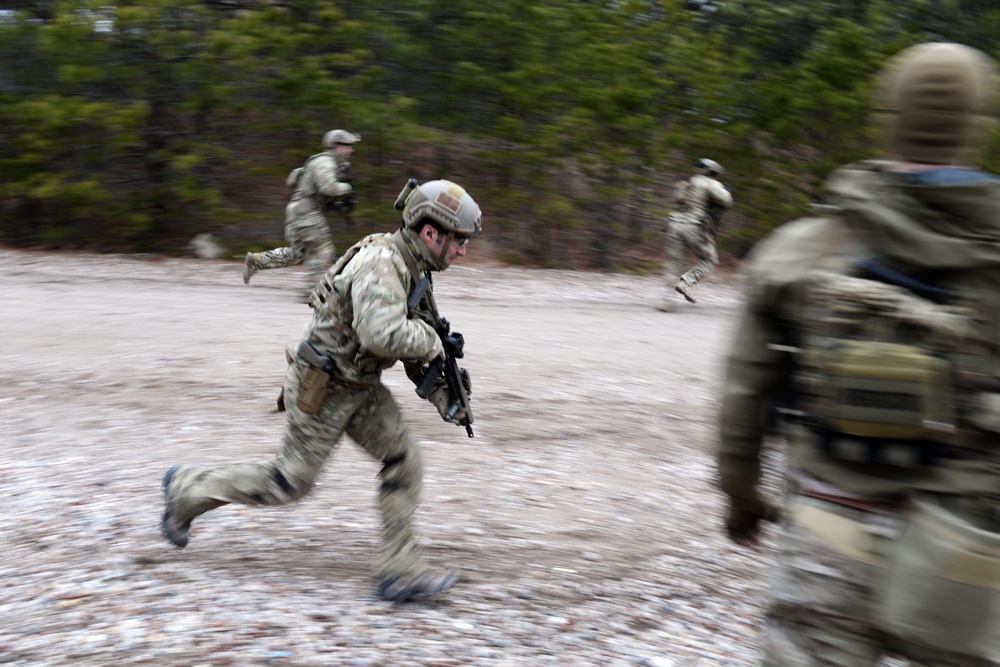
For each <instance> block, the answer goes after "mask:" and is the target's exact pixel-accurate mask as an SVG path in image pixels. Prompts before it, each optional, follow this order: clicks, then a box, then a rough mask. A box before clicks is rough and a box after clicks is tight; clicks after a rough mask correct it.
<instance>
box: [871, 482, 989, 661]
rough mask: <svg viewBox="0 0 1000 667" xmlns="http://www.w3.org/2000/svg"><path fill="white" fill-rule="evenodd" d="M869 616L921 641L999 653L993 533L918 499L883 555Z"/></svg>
mask: <svg viewBox="0 0 1000 667" xmlns="http://www.w3.org/2000/svg"><path fill="white" fill-rule="evenodd" d="M884 572H885V578H886V579H885V582H884V588H883V591H882V595H881V599H880V600H879V602H878V605H877V609H876V616H877V618H878V620H879V624H880V626H881V627H882V629H883V630H886V631H888V632H890V633H892V634H893V635H896V636H898V637H900V638H902V639H905V640H908V641H912V642H914V643H917V644H923V645H925V646H932V647H934V648H939V649H944V650H948V651H955V652H958V653H962V654H965V655H970V656H977V657H981V658H986V659H990V660H997V659H998V658H1000V533H997V532H993V531H989V530H983V529H982V528H979V527H978V526H976V525H974V524H972V523H970V522H969V521H967V520H966V519H964V518H963V517H961V516H959V515H957V514H954V513H953V512H951V511H949V510H948V509H946V508H945V507H942V505H941V504H940V502H938V501H936V500H934V499H932V498H928V497H922V498H918V499H917V500H915V501H914V503H913V510H912V515H911V517H910V520H909V522H908V524H907V525H906V526H905V527H904V528H903V530H902V533H901V534H900V537H899V540H898V542H897V543H896V544H895V545H894V547H893V548H892V550H891V551H890V553H889V554H888V560H887V562H886V564H885V569H884Z"/></svg>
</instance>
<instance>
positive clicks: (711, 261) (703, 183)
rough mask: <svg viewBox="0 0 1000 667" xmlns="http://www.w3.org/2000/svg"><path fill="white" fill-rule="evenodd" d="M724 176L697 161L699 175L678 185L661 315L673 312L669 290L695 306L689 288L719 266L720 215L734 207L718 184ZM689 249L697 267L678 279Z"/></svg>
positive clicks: (705, 162) (707, 162)
mask: <svg viewBox="0 0 1000 667" xmlns="http://www.w3.org/2000/svg"><path fill="white" fill-rule="evenodd" d="M723 173H725V169H723V168H722V166H720V165H719V163H718V162H715V161H714V160H705V159H702V160H698V172H697V173H695V174H694V175H693V176H691V178H689V179H688V180H686V181H681V182H680V183H678V184H677V188H676V190H675V192H674V203H675V208H674V210H673V212H672V213H671V214H670V219H669V221H668V223H667V224H668V228H667V266H666V270H665V272H664V279H665V280H666V283H667V294H666V295H665V296H664V297H663V300H662V301H661V302H660V304H659V306H657V308H659V309H660V310H662V311H664V312H670V310H672V309H673V301H672V300H671V299H670V291H671V290H676V291H677V292H679V293H680V294H682V295H683V296H684V298H685V299H687V300H688V301H690V302H691V303H695V298H694V295H692V294H691V288H692V287H694V286H695V285H696V284H698V282H699V281H700V280H701V279H702V278H704V277H705V276H707V275H708V274H710V273H711V272H712V271H713V270H715V267H716V265H717V264H718V263H719V252H718V251H717V250H716V248H715V232H716V231H717V229H718V225H719V219H720V218H721V217H722V211H723V210H724V209H727V208H729V207H730V206H732V205H733V196H732V195H731V194H730V193H729V190H727V189H726V186H724V185H723V184H722V183H721V182H719V180H718V179H719V176H721V175H722V174H723ZM688 249H690V250H692V251H693V252H694V254H695V256H696V257H697V258H698V263H697V264H696V265H695V266H694V268H692V269H691V270H690V271H688V272H687V273H685V274H683V275H681V270H682V269H683V268H684V254H685V253H686V251H687V250H688Z"/></svg>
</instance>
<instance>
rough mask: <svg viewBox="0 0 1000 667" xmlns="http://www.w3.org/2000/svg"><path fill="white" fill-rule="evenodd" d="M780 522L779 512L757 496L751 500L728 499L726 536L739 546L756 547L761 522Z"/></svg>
mask: <svg viewBox="0 0 1000 667" xmlns="http://www.w3.org/2000/svg"><path fill="white" fill-rule="evenodd" d="M780 520H781V510H780V509H779V508H778V507H776V506H775V505H774V504H773V503H772V502H771V501H770V500H767V499H766V498H764V497H763V496H761V495H759V494H757V495H755V496H754V497H753V498H730V499H729V511H728V512H727V514H726V534H727V535H729V539H731V540H732V541H733V542H735V543H736V544H739V545H740V546H744V547H756V546H758V545H759V544H760V532H761V525H760V523H761V521H771V522H778V521H780Z"/></svg>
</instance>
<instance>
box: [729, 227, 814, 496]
mask: <svg viewBox="0 0 1000 667" xmlns="http://www.w3.org/2000/svg"><path fill="white" fill-rule="evenodd" d="M828 225H829V223H828V222H827V221H826V220H823V219H818V218H804V219H802V220H798V221H796V222H793V223H790V224H788V225H785V227H783V228H780V229H779V230H777V231H776V232H775V233H773V234H772V235H771V236H770V237H768V238H767V239H765V240H764V241H763V242H762V243H761V244H760V246H759V247H758V248H756V249H755V250H754V252H753V254H752V256H751V258H750V260H749V292H748V296H747V300H746V305H745V306H744V310H743V313H742V314H741V316H740V319H739V323H738V324H737V326H736V330H735V332H734V335H733V339H732V344H731V347H730V352H729V355H728V357H727V361H726V371H725V380H724V385H723V392H722V401H721V411H720V415H719V443H718V450H717V453H716V455H717V464H718V469H719V485H720V486H721V487H722V490H723V491H725V492H726V493H727V494H728V495H729V496H730V497H732V498H736V499H751V498H753V494H754V487H755V486H756V484H757V482H758V480H759V478H760V470H761V464H760V456H761V447H762V443H763V440H764V436H765V433H766V430H767V427H768V422H769V421H770V419H771V414H772V412H773V410H774V407H775V404H776V401H777V399H778V398H779V394H780V393H781V392H782V391H783V390H784V389H785V388H786V387H787V386H788V382H789V380H790V377H789V375H790V372H791V364H790V360H789V358H788V357H787V356H786V355H787V354H788V353H787V352H782V351H779V350H775V349H774V348H773V347H771V346H772V344H788V343H789V342H794V338H793V337H796V336H798V334H799V332H798V331H797V330H796V327H797V326H800V325H798V324H797V321H798V316H799V309H800V307H801V305H802V304H803V303H804V296H803V289H804V286H805V280H806V278H807V276H808V275H809V274H810V272H811V271H812V270H813V269H814V267H815V266H816V263H817V262H818V261H819V259H820V258H821V257H822V256H823V255H824V254H825V253H826V252H828V249H829V239H830V235H829V233H828Z"/></svg>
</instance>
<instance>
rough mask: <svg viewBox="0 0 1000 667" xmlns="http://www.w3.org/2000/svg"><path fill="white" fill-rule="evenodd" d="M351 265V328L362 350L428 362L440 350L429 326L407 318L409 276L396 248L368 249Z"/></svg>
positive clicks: (377, 354) (435, 334)
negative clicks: (352, 306)
mask: <svg viewBox="0 0 1000 667" xmlns="http://www.w3.org/2000/svg"><path fill="white" fill-rule="evenodd" d="M352 264H353V266H352V273H353V274H354V277H353V280H352V283H351V300H352V303H353V304H354V321H353V323H352V327H353V328H354V331H355V333H356V334H357V336H358V341H359V343H360V345H361V349H362V350H363V351H365V352H368V353H370V354H373V355H375V356H378V357H382V358H385V359H425V358H426V357H427V356H428V355H430V353H431V352H432V351H434V350H436V349H439V348H440V345H441V344H440V342H439V339H438V335H437V333H436V332H435V331H434V329H433V328H432V327H431V326H430V325H429V324H427V323H426V322H424V321H423V320H420V319H409V318H408V317H407V309H406V297H407V286H406V282H405V277H406V276H408V273H407V269H406V265H405V264H404V263H403V259H402V258H401V257H399V255H398V253H397V252H396V251H395V250H394V249H393V248H391V247H385V246H377V245H372V246H368V247H367V248H364V249H362V250H361V252H359V253H358V256H357V257H355V258H354V260H353V261H352Z"/></svg>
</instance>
